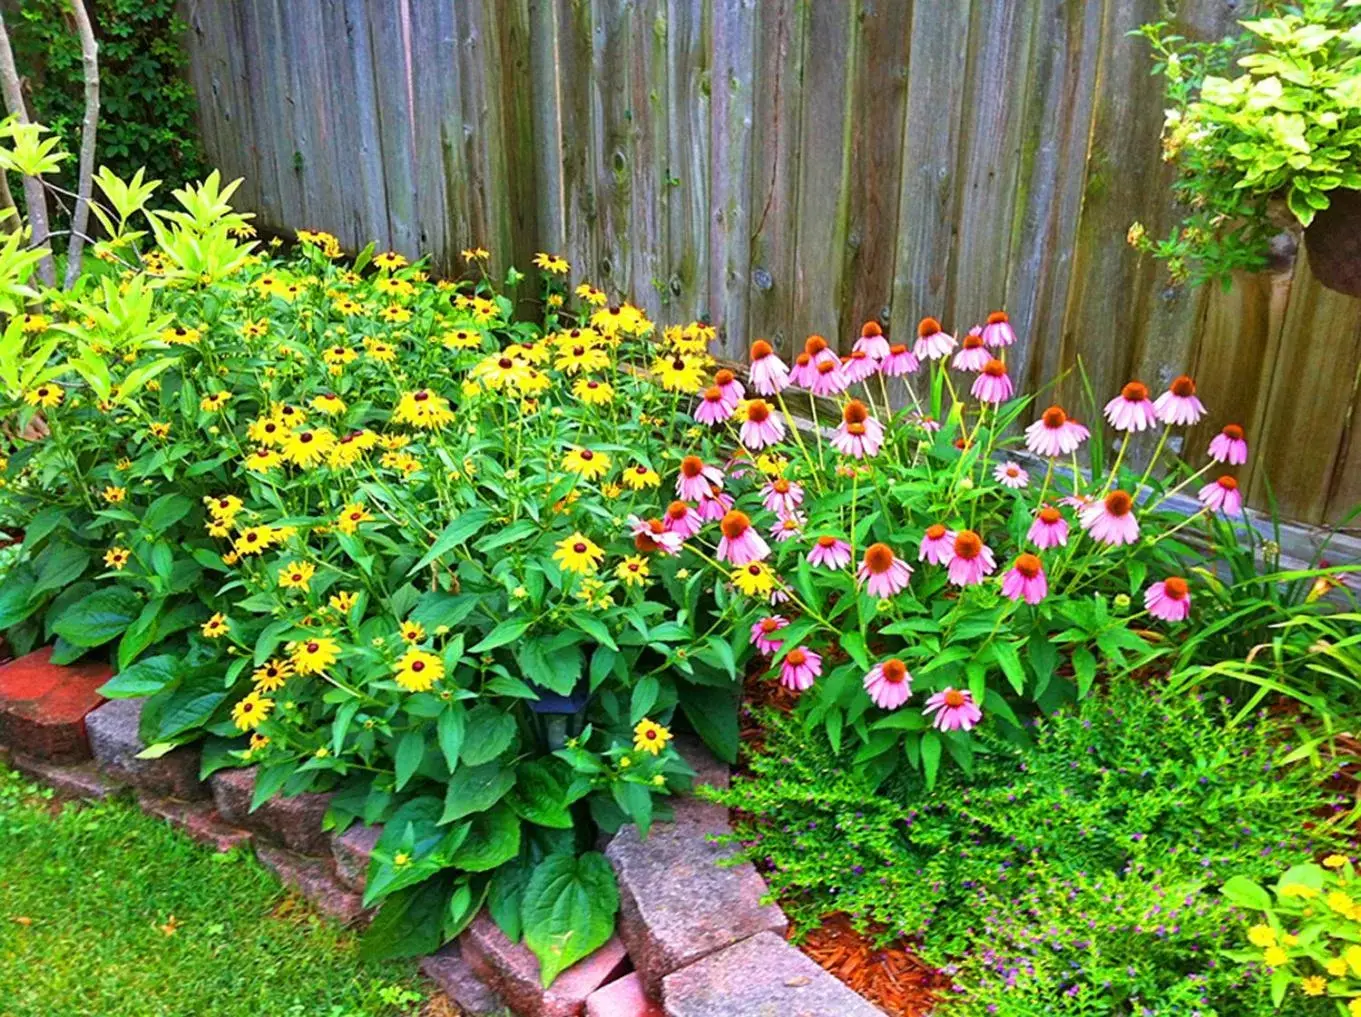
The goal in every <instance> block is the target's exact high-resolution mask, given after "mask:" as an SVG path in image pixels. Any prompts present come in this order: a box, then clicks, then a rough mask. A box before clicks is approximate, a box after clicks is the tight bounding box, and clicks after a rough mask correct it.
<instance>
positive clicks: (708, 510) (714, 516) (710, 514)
mask: <svg viewBox="0 0 1361 1017" xmlns="http://www.w3.org/2000/svg"><path fill="white" fill-rule="evenodd" d="M731 508H732V496H731V495H727V494H724V493H723V492H722V491H720V490H719V489H718V488H717V487H710V488H709V493H708V494H706V495H704V496H703V497H702V498H700V499H699V506H698V507H697V508H696V509H695V512H696V513H698V515H699V517H700V519H702V520H704V522H706V523H713V522H717V521H718V520H720V519H722V518H723V517H724V516H725V515H727V514H728V510H729V509H731Z"/></svg>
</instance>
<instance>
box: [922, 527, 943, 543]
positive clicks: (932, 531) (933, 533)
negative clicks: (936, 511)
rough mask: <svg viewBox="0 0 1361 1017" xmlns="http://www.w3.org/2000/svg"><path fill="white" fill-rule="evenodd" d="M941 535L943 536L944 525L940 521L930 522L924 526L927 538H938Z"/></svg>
mask: <svg viewBox="0 0 1361 1017" xmlns="http://www.w3.org/2000/svg"><path fill="white" fill-rule="evenodd" d="M943 536H945V527H944V526H942V525H941V524H940V523H932V524H931V525H930V526H928V527H927V528H926V539H927V540H940V538H941V537H943Z"/></svg>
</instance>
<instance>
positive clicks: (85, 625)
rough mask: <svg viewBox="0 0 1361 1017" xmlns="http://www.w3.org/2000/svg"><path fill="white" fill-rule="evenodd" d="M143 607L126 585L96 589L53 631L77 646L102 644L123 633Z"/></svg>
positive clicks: (68, 611) (62, 617)
mask: <svg viewBox="0 0 1361 1017" xmlns="http://www.w3.org/2000/svg"><path fill="white" fill-rule="evenodd" d="M141 609H142V602H141V600H139V599H138V597H137V595H136V594H135V593H133V592H132V591H131V590H129V589H126V588H125V587H121V586H115V587H109V588H106V589H102V590H96V591H95V592H94V593H91V594H90V595H89V596H87V597H85V598H84V599H82V600H80V601H77V602H76V603H75V604H72V605H71V606H70V607H69V608H67V609H66V611H65V612H64V613H63V614H62V616H61V617H60V618H59V619H57V622H56V624H55V625H53V626H52V630H53V631H54V632H56V634H57V635H59V636H61V637H62V638H63V639H65V640H66V641H67V642H68V643H72V644H74V645H76V646H101V645H103V644H104V643H107V642H108V641H109V640H110V639H113V638H114V637H115V636H119V635H121V634H122V633H123V631H124V630H125V629H127V627H128V626H129V625H131V624H132V620H133V619H134V618H136V617H137V615H138V613H139V612H140V611H141Z"/></svg>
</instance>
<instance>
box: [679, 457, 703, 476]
mask: <svg viewBox="0 0 1361 1017" xmlns="http://www.w3.org/2000/svg"><path fill="white" fill-rule="evenodd" d="M680 469H681V473H683V474H685V476H687V477H691V478H693V477H698V476H699V475H700V474H701V473H703V472H704V460H703V459H701V458H700V457H699V456H686V457H685V458H684V459H682V460H681V465H680Z"/></svg>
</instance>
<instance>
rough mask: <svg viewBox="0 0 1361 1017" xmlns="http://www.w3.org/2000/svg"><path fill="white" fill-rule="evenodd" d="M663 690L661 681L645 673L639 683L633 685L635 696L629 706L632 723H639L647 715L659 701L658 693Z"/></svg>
mask: <svg viewBox="0 0 1361 1017" xmlns="http://www.w3.org/2000/svg"><path fill="white" fill-rule="evenodd" d="M661 690H662V686H661V683H660V682H659V681H657V679H656V678H654V677H652V675H644V676H643V677H642V678H639V679H638V684H637V685H635V686H633V698H632V703H631V704H630V706H629V723H630V724H637V723H638V722H639V721H640V720H642V719H643V718H644V717H646V716H647V714H648V711H649V710H651V709H652V707H653V704H655V703H656V702H657V695H658V694H659V693H660V692H661Z"/></svg>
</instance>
